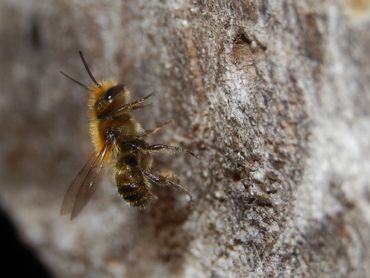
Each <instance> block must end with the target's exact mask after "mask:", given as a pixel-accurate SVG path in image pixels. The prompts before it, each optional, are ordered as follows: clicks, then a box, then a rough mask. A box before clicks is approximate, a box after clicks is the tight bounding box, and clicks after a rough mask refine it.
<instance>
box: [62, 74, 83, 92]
mask: <svg viewBox="0 0 370 278" xmlns="http://www.w3.org/2000/svg"><path fill="white" fill-rule="evenodd" d="M60 73H61V74H63V75H64V76H65V77H67V78H68V79H69V80H71V81H73V82H75V83H76V84H78V85H80V86H81V87H83V88H85V89H86V90H89V87H87V86H86V85H85V84H83V83H82V82H80V81H78V80H76V79H74V78H73V77H71V76H69V75H68V74H66V73H65V72H63V71H61V72H60Z"/></svg>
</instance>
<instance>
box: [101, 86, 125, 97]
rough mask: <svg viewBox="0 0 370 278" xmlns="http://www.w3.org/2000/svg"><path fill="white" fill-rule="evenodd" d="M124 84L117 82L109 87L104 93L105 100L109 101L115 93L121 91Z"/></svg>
mask: <svg viewBox="0 0 370 278" xmlns="http://www.w3.org/2000/svg"><path fill="white" fill-rule="evenodd" d="M124 88H125V87H124V86H123V85H122V84H118V85H116V86H113V87H112V88H110V89H109V90H108V91H107V92H106V93H105V94H104V99H105V100H106V101H111V100H112V99H113V98H114V97H115V96H116V95H118V94H119V93H121V92H122V91H123V90H124Z"/></svg>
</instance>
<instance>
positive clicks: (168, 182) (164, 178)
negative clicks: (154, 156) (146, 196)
mask: <svg viewBox="0 0 370 278" xmlns="http://www.w3.org/2000/svg"><path fill="white" fill-rule="evenodd" d="M143 173H144V175H145V176H146V177H147V178H148V180H149V181H150V183H152V184H154V185H157V186H161V187H172V188H176V189H178V190H180V191H182V192H183V193H185V194H186V195H188V197H189V199H190V202H192V196H191V194H190V192H189V191H188V190H187V189H186V188H185V187H184V186H183V185H182V184H181V183H180V182H179V179H178V178H177V177H176V176H175V175H173V174H172V173H167V174H163V175H159V174H153V173H151V172H149V171H147V170H145V171H143Z"/></svg>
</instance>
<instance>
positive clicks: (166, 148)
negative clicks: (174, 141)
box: [145, 144, 197, 158]
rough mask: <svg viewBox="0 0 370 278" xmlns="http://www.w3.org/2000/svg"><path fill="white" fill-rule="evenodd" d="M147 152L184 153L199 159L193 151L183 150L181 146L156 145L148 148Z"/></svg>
mask: <svg viewBox="0 0 370 278" xmlns="http://www.w3.org/2000/svg"><path fill="white" fill-rule="evenodd" d="M145 150H147V151H150V152H159V151H170V152H184V153H187V154H189V155H191V156H194V157H196V158H197V156H196V155H195V154H194V153H192V152H191V151H189V150H187V149H183V148H181V147H179V146H168V145H163V144H155V145H149V146H147V147H146V148H145Z"/></svg>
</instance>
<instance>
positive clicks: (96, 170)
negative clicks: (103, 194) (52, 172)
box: [60, 144, 108, 220]
mask: <svg viewBox="0 0 370 278" xmlns="http://www.w3.org/2000/svg"><path fill="white" fill-rule="evenodd" d="M107 149H108V145H107V144H105V146H104V147H103V148H102V150H101V151H100V152H99V153H95V154H93V155H92V156H91V157H90V159H89V160H88V161H87V163H86V164H85V166H84V167H83V168H82V169H81V171H80V172H79V173H78V174H77V176H76V178H75V179H74V180H73V181H72V183H71V185H70V186H69V188H68V190H67V192H66V193H65V195H64V199H63V203H62V207H61V210H60V214H61V215H65V214H70V215H71V216H70V217H71V220H72V219H73V218H75V217H76V216H77V215H78V214H79V213H80V211H81V210H82V209H83V207H84V206H85V205H86V204H87V202H88V201H89V200H90V198H91V196H92V194H93V193H94V192H95V189H96V185H97V184H98V177H99V176H100V175H99V174H100V173H101V170H102V168H103V162H104V159H105V157H106V154H107V153H108V152H107Z"/></svg>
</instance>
